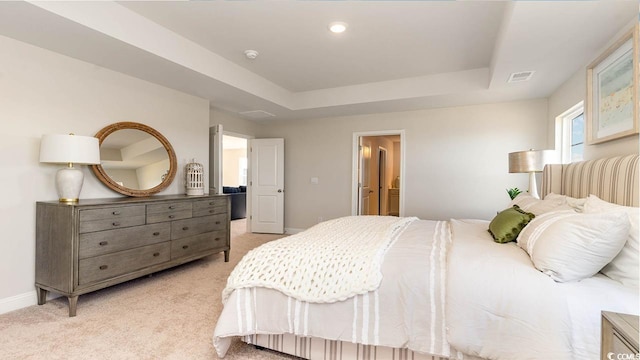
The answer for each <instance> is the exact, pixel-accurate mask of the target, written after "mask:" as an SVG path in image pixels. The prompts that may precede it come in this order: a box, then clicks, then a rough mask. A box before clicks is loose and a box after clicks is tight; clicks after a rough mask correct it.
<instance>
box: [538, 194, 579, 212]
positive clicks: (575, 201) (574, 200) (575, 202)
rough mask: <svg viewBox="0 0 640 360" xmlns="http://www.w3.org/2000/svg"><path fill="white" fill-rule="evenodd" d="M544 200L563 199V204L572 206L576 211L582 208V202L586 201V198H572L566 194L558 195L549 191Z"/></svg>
mask: <svg viewBox="0 0 640 360" xmlns="http://www.w3.org/2000/svg"><path fill="white" fill-rule="evenodd" d="M544 199H545V200H556V199H564V202H565V204H567V205H569V206H570V207H572V208H573V209H574V210H575V211H577V212H582V211H583V210H584V204H585V203H586V202H587V198H574V197H571V196H567V195H559V194H555V193H549V194H547V196H545V197H544Z"/></svg>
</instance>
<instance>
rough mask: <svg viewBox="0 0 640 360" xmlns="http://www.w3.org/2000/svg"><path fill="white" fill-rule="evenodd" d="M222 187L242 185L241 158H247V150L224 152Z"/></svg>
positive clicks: (226, 150) (227, 150)
mask: <svg viewBox="0 0 640 360" xmlns="http://www.w3.org/2000/svg"><path fill="white" fill-rule="evenodd" d="M222 156H223V159H224V161H223V162H222V166H223V169H222V185H223V186H239V185H240V158H246V157H247V150H246V149H225V150H223V151H222Z"/></svg>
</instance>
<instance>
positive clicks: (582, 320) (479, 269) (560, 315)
mask: <svg viewBox="0 0 640 360" xmlns="http://www.w3.org/2000/svg"><path fill="white" fill-rule="evenodd" d="M487 225H488V222H486V221H480V220H452V221H451V227H452V233H453V239H454V240H453V244H452V246H451V249H450V251H449V258H448V263H449V271H448V283H447V307H446V308H447V312H446V316H447V328H448V339H449V342H450V344H451V346H453V347H455V348H456V349H458V350H460V351H462V352H464V353H466V354H471V355H475V356H479V357H483V358H488V359H510V360H517V359H541V360H542V359H544V360H546V359H558V360H561V359H598V358H599V346H600V312H601V311H602V310H609V311H617V312H623V313H630V314H638V313H639V309H638V301H639V299H638V290H637V289H632V288H626V287H624V286H623V285H622V284H620V283H618V282H615V281H613V280H611V279H609V278H607V277H605V276H603V275H596V276H594V277H592V278H588V279H585V280H582V281H577V282H568V283H556V282H555V281H553V280H552V279H551V278H549V277H548V276H546V275H544V274H542V273H541V272H539V271H538V270H536V269H535V268H534V267H533V265H532V264H531V261H530V259H529V257H528V256H527V254H526V253H525V252H524V251H522V249H520V248H518V247H517V246H516V244H515V243H509V244H497V243H494V242H493V241H492V239H491V236H490V235H489V234H488V233H487V231H486V229H487Z"/></svg>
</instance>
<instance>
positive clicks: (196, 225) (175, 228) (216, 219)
mask: <svg viewBox="0 0 640 360" xmlns="http://www.w3.org/2000/svg"><path fill="white" fill-rule="evenodd" d="M226 219H227V215H226V214H221V215H211V216H202V217H197V218H192V219H185V220H178V221H174V222H172V223H171V239H181V238H184V237H188V236H193V235H198V234H202V233H206V232H211V231H216V230H224V229H226V226H227V224H226Z"/></svg>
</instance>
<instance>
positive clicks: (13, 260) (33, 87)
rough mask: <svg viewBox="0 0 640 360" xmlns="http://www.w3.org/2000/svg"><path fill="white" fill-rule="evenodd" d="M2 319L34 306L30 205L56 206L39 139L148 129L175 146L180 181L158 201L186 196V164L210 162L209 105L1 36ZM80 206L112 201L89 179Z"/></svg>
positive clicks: (50, 168)
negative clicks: (116, 127)
mask: <svg viewBox="0 0 640 360" xmlns="http://www.w3.org/2000/svg"><path fill="white" fill-rule="evenodd" d="M0 48H1V49H2V56H0V118H1V119H2V132H0V147H1V148H2V150H3V151H0V166H1V168H2V172H1V175H0V188H2V189H4V194H3V199H2V200H3V201H2V206H1V207H0V228H2V231H3V233H2V241H0V284H2V286H0V312H4V311H9V310H11V309H12V308H15V307H22V306H26V305H31V304H35V303H36V295H35V288H34V278H35V275H34V269H35V257H34V254H35V209H36V207H35V203H36V201H41V200H56V199H57V194H56V190H55V184H54V176H55V172H56V171H57V170H58V169H59V168H60V166H58V165H55V164H40V163H39V159H38V157H39V148H40V138H41V136H42V135H43V134H48V133H58V134H65V133H69V132H74V133H75V134H78V135H90V136H91V135H94V134H95V133H96V132H97V131H98V130H100V129H102V128H103V127H104V126H106V125H108V124H111V123H114V122H118V121H136V122H140V123H144V124H147V125H149V126H151V127H153V128H155V129H156V130H158V131H159V132H160V133H162V134H163V135H164V136H165V137H166V138H167V139H168V140H169V141H170V142H171V143H172V145H173V147H174V150H175V152H176V156H177V158H178V175H177V177H176V178H177V180H176V181H174V183H173V184H171V186H169V187H168V188H167V189H166V190H165V191H164V192H163V193H164V194H175V193H182V192H183V191H184V188H183V187H184V181H182V180H180V179H181V178H182V177H183V174H184V171H183V169H184V164H185V163H186V162H187V161H186V160H187V159H191V158H193V157H195V158H197V159H202V161H201V162H203V165H205V167H208V161H206V159H207V158H208V157H207V154H208V150H207V148H208V128H209V102H208V101H206V100H203V99H200V98H197V97H194V96H190V95H186V94H184V93H180V92H177V91H174V90H170V89H167V88H165V87H161V86H158V85H154V84H151V83H148V82H145V81H142V80H138V79H135V78H132V77H129V76H126V75H123V74H120V73H117V72H113V71H110V70H107V69H104V68H101V67H99V66H96V65H92V64H88V63H85V62H82V61H78V60H74V59H72V58H69V57H66V56H62V55H59V54H56V53H53V52H50V51H47V50H44V49H40V48H37V47H34V46H31V45H27V44H25V43H21V42H18V41H15V40H12V39H9V38H6V37H2V36H0ZM82 169H83V172H84V174H85V181H84V187H83V189H82V193H81V194H80V197H81V198H101V197H115V196H119V195H118V194H116V193H114V192H112V191H111V190H109V189H108V188H106V187H105V186H103V185H102V184H101V183H100V182H99V181H98V180H97V178H96V177H95V176H94V175H93V173H92V172H91V171H90V170H89V169H88V168H87V167H86V166H82Z"/></svg>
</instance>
